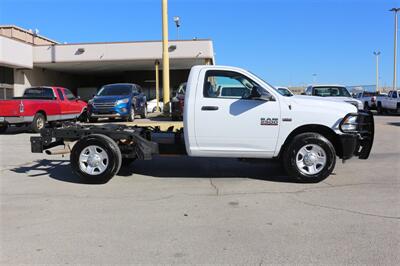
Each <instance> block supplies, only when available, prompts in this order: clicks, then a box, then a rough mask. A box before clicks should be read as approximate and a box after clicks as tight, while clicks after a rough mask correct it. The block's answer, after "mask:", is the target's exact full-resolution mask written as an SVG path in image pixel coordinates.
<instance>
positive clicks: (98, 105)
mask: <svg viewBox="0 0 400 266" xmlns="http://www.w3.org/2000/svg"><path fill="white" fill-rule="evenodd" d="M114 106H115V102H97V103H93V107H94V108H112V107H114Z"/></svg>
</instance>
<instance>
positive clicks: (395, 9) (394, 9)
mask: <svg viewBox="0 0 400 266" xmlns="http://www.w3.org/2000/svg"><path fill="white" fill-rule="evenodd" d="M389 11H392V12H394V65H393V90H395V89H396V88H397V80H396V78H397V77H396V76H397V12H399V11H400V8H398V7H394V8H392V9H390V10H389Z"/></svg>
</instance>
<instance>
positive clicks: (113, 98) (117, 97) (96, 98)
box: [93, 95, 131, 102]
mask: <svg viewBox="0 0 400 266" xmlns="http://www.w3.org/2000/svg"><path fill="white" fill-rule="evenodd" d="M126 98H131V97H130V96H129V95H115V96H114V95H113V96H98V95H96V96H94V98H93V101H94V102H112V101H117V100H122V99H126Z"/></svg>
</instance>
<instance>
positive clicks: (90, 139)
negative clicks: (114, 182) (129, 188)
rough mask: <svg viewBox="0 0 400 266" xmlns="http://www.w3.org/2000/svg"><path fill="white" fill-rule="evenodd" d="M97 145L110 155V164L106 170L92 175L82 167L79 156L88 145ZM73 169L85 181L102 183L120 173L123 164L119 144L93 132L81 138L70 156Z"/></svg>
mask: <svg viewBox="0 0 400 266" xmlns="http://www.w3.org/2000/svg"><path fill="white" fill-rule="evenodd" d="M91 145H95V146H98V147H100V148H101V149H103V150H104V151H105V152H106V153H107V156H108V165H107V167H106V169H105V170H104V172H102V173H100V174H96V175H91V174H88V173H86V172H85V171H83V170H82V169H81V167H80V161H79V156H80V154H81V152H82V151H83V150H84V149H85V148H87V147H88V146H91ZM70 162H71V167H72V170H73V171H74V172H75V173H76V174H77V175H79V176H80V177H81V178H83V180H84V181H85V183H89V184H101V183H105V182H107V181H108V180H110V179H111V178H112V177H113V176H114V175H115V174H116V173H118V171H119V169H120V168H121V164H122V155H121V151H120V149H119V147H118V145H117V144H116V143H115V141H114V140H113V139H111V138H110V137H107V136H105V135H101V134H92V135H89V136H87V137H85V138H83V139H81V140H79V141H78V142H77V143H76V144H75V145H74V147H73V148H72V152H71V157H70Z"/></svg>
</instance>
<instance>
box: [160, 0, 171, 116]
mask: <svg viewBox="0 0 400 266" xmlns="http://www.w3.org/2000/svg"><path fill="white" fill-rule="evenodd" d="M161 2H162V60H163V70H162V71H163V72H162V74H163V103H164V108H163V109H164V110H163V111H164V113H169V110H170V108H169V103H170V102H169V101H170V99H169V93H170V90H169V54H168V0H161Z"/></svg>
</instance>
